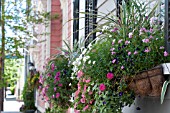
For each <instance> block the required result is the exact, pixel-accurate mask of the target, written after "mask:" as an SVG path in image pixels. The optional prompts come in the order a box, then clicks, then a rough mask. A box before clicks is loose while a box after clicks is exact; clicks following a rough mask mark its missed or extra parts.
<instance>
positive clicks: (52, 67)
mask: <svg viewBox="0 0 170 113" xmlns="http://www.w3.org/2000/svg"><path fill="white" fill-rule="evenodd" d="M51 70H52V71H54V70H55V64H54V63H52V64H51Z"/></svg>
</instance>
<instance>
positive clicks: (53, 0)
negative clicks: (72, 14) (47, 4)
mask: <svg viewBox="0 0 170 113" xmlns="http://www.w3.org/2000/svg"><path fill="white" fill-rule="evenodd" d="M51 5H61V4H60V0H51Z"/></svg>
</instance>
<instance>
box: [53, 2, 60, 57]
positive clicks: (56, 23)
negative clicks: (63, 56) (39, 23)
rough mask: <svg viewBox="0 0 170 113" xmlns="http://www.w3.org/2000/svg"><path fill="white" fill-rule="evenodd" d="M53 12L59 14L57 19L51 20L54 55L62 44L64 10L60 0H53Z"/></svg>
mask: <svg viewBox="0 0 170 113" xmlns="http://www.w3.org/2000/svg"><path fill="white" fill-rule="evenodd" d="M51 14H52V15H55V14H58V15H59V17H58V18H57V19H52V20H51V40H50V54H51V56H53V55H55V54H57V53H58V52H59V51H58V50H57V48H58V47H61V46H62V10H61V4H60V0H51Z"/></svg>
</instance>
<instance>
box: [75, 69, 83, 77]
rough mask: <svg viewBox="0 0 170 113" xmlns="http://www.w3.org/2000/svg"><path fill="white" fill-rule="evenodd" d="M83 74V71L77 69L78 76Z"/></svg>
mask: <svg viewBox="0 0 170 113" xmlns="http://www.w3.org/2000/svg"><path fill="white" fill-rule="evenodd" d="M83 74H84V73H83V72H82V71H81V70H79V71H78V73H77V76H78V78H80V77H81V76H83Z"/></svg>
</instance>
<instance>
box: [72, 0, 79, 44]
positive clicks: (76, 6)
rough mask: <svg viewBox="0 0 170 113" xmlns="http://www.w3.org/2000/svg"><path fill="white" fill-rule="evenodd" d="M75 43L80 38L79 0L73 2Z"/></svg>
mask: <svg viewBox="0 0 170 113" xmlns="http://www.w3.org/2000/svg"><path fill="white" fill-rule="evenodd" d="M73 8H74V9H73V17H74V19H73V45H74V44H75V43H76V42H78V40H79V19H78V18H79V0H74V2H73Z"/></svg>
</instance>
